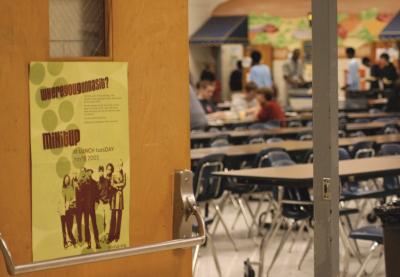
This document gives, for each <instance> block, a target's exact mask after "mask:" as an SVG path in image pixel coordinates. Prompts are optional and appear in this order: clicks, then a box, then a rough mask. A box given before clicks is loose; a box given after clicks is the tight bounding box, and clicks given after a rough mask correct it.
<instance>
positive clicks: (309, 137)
mask: <svg viewBox="0 0 400 277" xmlns="http://www.w3.org/2000/svg"><path fill="white" fill-rule="evenodd" d="M297 138H298V139H299V140H304V141H305V140H312V139H313V135H312V132H305V133H300V134H298V136H297Z"/></svg>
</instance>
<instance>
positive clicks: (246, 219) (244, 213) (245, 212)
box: [238, 198, 251, 230]
mask: <svg viewBox="0 0 400 277" xmlns="http://www.w3.org/2000/svg"><path fill="white" fill-rule="evenodd" d="M238 203H239V208H240V211H241V212H242V215H243V218H244V222H245V223H246V226H247V228H248V229H249V230H251V228H250V223H249V221H248V216H247V211H246V208H245V205H244V203H243V199H242V198H239V199H238Z"/></svg>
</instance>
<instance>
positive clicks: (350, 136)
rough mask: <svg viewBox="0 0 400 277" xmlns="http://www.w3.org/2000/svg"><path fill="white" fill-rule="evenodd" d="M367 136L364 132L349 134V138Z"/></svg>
mask: <svg viewBox="0 0 400 277" xmlns="http://www.w3.org/2000/svg"><path fill="white" fill-rule="evenodd" d="M365 136H366V134H365V133H364V132H363V131H356V132H350V133H349V134H348V137H349V138H356V137H365Z"/></svg>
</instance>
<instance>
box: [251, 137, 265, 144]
mask: <svg viewBox="0 0 400 277" xmlns="http://www.w3.org/2000/svg"><path fill="white" fill-rule="evenodd" d="M264 142H265V138H264V136H260V135H258V136H251V137H249V138H248V139H247V144H258V143H264Z"/></svg>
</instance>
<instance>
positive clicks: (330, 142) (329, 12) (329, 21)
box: [312, 0, 339, 277]
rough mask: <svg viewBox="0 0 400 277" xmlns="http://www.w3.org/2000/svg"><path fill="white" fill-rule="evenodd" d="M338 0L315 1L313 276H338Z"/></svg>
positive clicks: (313, 33)
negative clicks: (314, 222)
mask: <svg viewBox="0 0 400 277" xmlns="http://www.w3.org/2000/svg"><path fill="white" fill-rule="evenodd" d="M336 29H337V0H312V37H313V43H312V47H313V50H312V54H313V57H312V60H313V122H314V124H313V126H314V130H313V132H314V135H313V140H314V200H315V205H314V216H315V221H316V224H315V237H314V276H317V277H322V276H323V277H336V276H339V228H338V226H339V222H338V219H339V213H338V206H339V204H338V203H339V177H338V111H337V109H338V72H337V35H336V34H337V32H336Z"/></svg>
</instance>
